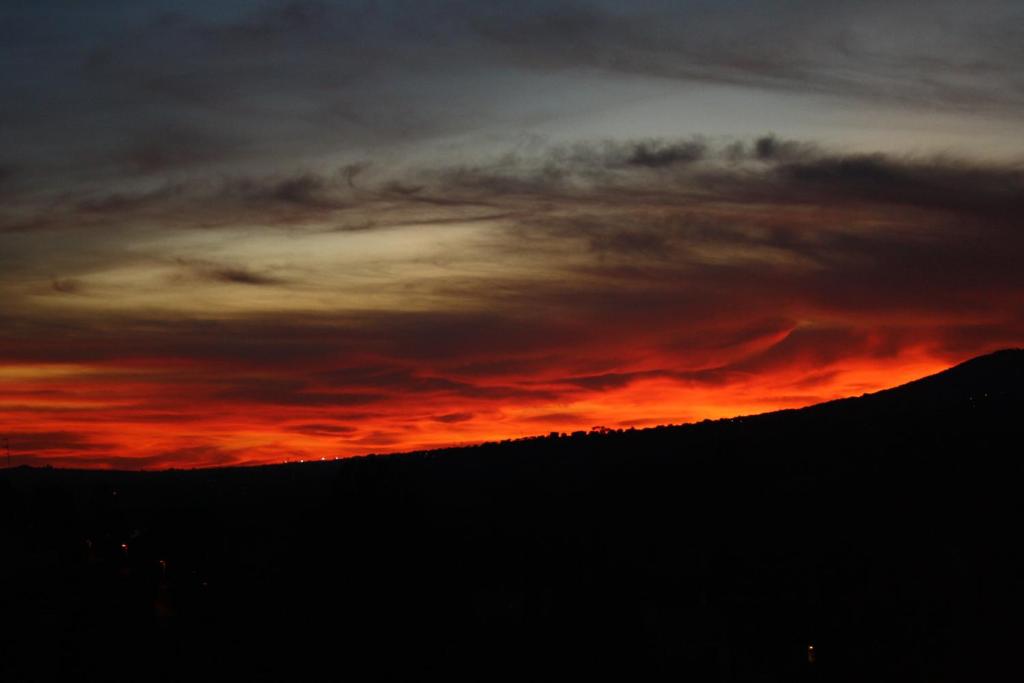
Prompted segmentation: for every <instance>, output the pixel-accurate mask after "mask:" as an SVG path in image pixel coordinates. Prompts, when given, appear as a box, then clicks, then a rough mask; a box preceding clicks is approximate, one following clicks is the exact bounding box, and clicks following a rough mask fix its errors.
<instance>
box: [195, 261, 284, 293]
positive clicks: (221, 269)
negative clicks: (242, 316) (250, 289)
mask: <svg viewBox="0 0 1024 683" xmlns="http://www.w3.org/2000/svg"><path fill="white" fill-rule="evenodd" d="M176 263H177V264H178V265H179V266H181V267H182V268H184V269H186V270H187V271H188V273H189V274H190V275H192V276H193V277H198V278H201V279H204V280H209V281H212V282H223V283H226V284H235V285H254V286H277V285H285V284H288V280H286V279H284V278H279V277H275V276H273V275H269V274H267V273H260V272H256V271H253V270H250V269H249V268H245V267H242V266H232V265H225V264H221V263H215V262H211V261H205V260H201V259H183V258H178V259H176Z"/></svg>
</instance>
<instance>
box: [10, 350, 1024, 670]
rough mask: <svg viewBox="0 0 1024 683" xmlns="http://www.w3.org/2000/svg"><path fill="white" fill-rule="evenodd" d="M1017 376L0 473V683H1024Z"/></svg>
mask: <svg viewBox="0 0 1024 683" xmlns="http://www.w3.org/2000/svg"><path fill="white" fill-rule="evenodd" d="M1022 387H1024V352H1021V351H1017V352H1002V353H1000V354H996V355H993V356H987V357H984V358H981V359H977V360H975V361H971V362H970V363H967V364H965V365H963V366H959V367H958V368H955V369H954V370H952V371H949V372H947V373H943V374H942V375H938V376H936V377H933V378H929V379H926V380H923V381H921V382H918V383H914V384H911V385H908V386H906V387H902V388H900V389H897V390H893V391H889V392H882V393H880V394H875V395H873V396H868V397H863V398H858V399H849V400H845V401H838V402H834V403H830V404H824V405H821V406H816V407H814V408H809V409H805V410H799V411H787V412H782V413H775V414H770V415H765V416H759V417H750V418H743V419H736V420H731V421H730V420H724V421H718V422H710V423H702V424H698V425H693V426H686V427H673V428H661V429H655V430H647V431H637V432H621V433H611V434H586V435H583V434H580V435H577V436H574V437H568V438H550V439H536V440H529V441H521V442H516V443H512V444H498V445H489V446H482V447H477V448H469V449H460V450H450V451H439V452H434V453H427V454H416V455H408V456H393V457H375V458H361V459H354V460H348V461H339V462H335V463H325V464H307V465H288V466H277V467H265V468H253V469H233V470H205V471H171V472H160V473H108V472H78V471H60V470H40V469H35V470H30V469H24V468H16V469H15V470H9V471H5V472H3V473H0V503H2V507H0V513H2V516H3V522H2V526H0V528H2V532H0V542H2V547H3V553H2V556H3V558H4V559H3V561H2V566H0V579H2V584H0V615H2V621H3V623H2V624H0V629H2V630H0V653H2V659H0V680H3V681H11V682H14V681H32V680H68V681H78V680H100V681H149V680H153V681H190V682H191V681H202V680H214V681H235V680H237V681H251V680H267V681H302V680H347V681H374V680H385V681H418V680H444V681H495V680H510V681H511V680H515V681H547V680H550V681H570V680H586V679H593V678H594V677H596V676H598V675H604V676H606V677H607V676H612V677H613V680H614V679H618V680H623V681H626V680H641V681H642V680H675V681H683V680H691V681H799V680H818V681H900V682H901V683H906V682H910V681H929V682H933V683H934V682H940V681H985V680H992V681H995V680H1019V679H1020V678H1021V670H1022V668H1024V667H1022V665H1021V661H1020V657H1021V655H1020V652H1021V651H1022V647H1024V645H1022V644H1024V614H1022V613H1021V612H1020V611H1019V610H1018V606H1019V605H1020V604H1021V602H1022V601H1021V597H1022V589H1024V549H1022V544H1021V535H1020V526H1019V525H1020V520H1021V519H1022V515H1021V512H1022V510H1021V508H1022V495H1021V491H1022V484H1024V476H1022V474H1024V468H1022V459H1021V436H1022V429H1024V428H1022V417H1024V413H1022V410H1021V409H1022V407H1024V391H1022ZM810 645H813V646H814V653H815V657H814V659H815V660H816V661H814V662H813V663H811V662H809V657H808V647H809V646H810Z"/></svg>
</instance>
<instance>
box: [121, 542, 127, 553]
mask: <svg viewBox="0 0 1024 683" xmlns="http://www.w3.org/2000/svg"><path fill="white" fill-rule="evenodd" d="M121 550H123V551H125V552H128V544H127V543H122V544H121Z"/></svg>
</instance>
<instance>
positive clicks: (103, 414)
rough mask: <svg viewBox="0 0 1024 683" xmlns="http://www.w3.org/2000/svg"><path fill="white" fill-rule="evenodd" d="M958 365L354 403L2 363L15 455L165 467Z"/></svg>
mask: <svg viewBox="0 0 1024 683" xmlns="http://www.w3.org/2000/svg"><path fill="white" fill-rule="evenodd" d="M950 365H951V363H950V362H949V361H948V360H945V359H942V358H937V357H933V356H932V355H930V354H929V353H927V352H926V351H923V350H921V351H916V352H904V353H902V354H899V355H897V356H894V357H891V358H883V359H878V358H857V359H846V360H843V361H836V362H834V363H832V364H830V365H828V366H827V367H825V368H820V369H819V368H814V369H813V371H809V370H808V369H806V368H803V369H800V370H797V369H795V368H794V367H782V368H778V369H776V370H774V371H770V372H762V373H752V374H749V375H745V376H744V375H737V376H734V377H728V378H726V379H724V380H722V381H718V382H696V381H686V380H681V379H679V378H674V377H664V376H645V375H643V374H642V373H639V374H638V376H637V378H636V379H632V380H630V381H624V382H622V383H621V385H619V386H609V387H596V388H581V387H568V388H567V387H566V386H565V385H564V383H563V384H560V383H559V382H560V381H559V380H558V379H557V378H555V377H523V378H509V377H502V378H500V381H501V383H502V385H503V386H504V385H510V384H515V385H517V386H529V387H531V390H534V389H535V390H537V391H538V392H539V393H538V395H537V396H535V397H534V396H526V397H518V396H515V395H512V394H511V393H510V395H509V396H506V395H505V394H503V393H502V392H501V391H498V390H497V389H495V387H496V386H497V382H498V380H497V379H494V378H492V379H490V380H488V382H487V383H486V384H484V385H483V386H482V387H481V388H479V389H477V391H478V393H479V394H480V396H479V397H478V398H467V397H466V396H460V395H457V394H455V393H453V392H451V391H448V390H447V389H446V386H445V385H444V384H443V383H437V387H436V389H435V388H434V387H433V386H432V385H430V386H429V387H428V391H427V392H426V393H425V394H407V393H406V392H403V391H401V390H396V391H394V392H393V393H391V394H389V395H381V396H377V397H375V398H374V399H373V400H372V401H370V402H368V403H366V404H365V405H364V404H359V405H353V406H351V407H348V406H343V405H340V404H342V403H344V398H345V394H344V393H343V392H338V394H337V397H338V402H337V403H334V402H332V401H331V400H328V399H330V398H331V396H333V395H330V396H328V399H323V405H319V404H318V402H317V401H311V402H310V403H309V404H308V405H301V404H298V403H293V404H288V402H287V401H284V400H282V402H281V403H279V404H278V403H275V402H274V400H273V399H274V397H273V396H271V397H269V398H268V399H267V400H262V398H261V400H252V399H245V398H244V397H243V398H237V399H231V398H227V397H225V394H224V392H223V391H220V390H219V389H218V388H217V387H216V386H215V385H214V386H211V385H212V384H213V383H211V382H204V381H203V380H196V379H193V378H192V377H188V376H187V377H186V378H185V379H183V380H182V381H181V382H179V383H175V382H174V377H173V376H171V377H165V376H163V375H162V374H161V373H160V372H159V368H154V372H151V373H149V372H144V373H142V374H141V375H139V376H133V375H130V374H129V373H128V372H125V371H121V370H119V369H117V368H112V367H110V366H104V365H96V366H75V367H73V368H72V367H68V368H65V369H64V370H65V371H60V368H53V367H47V368H31V367H28V366H25V367H22V368H17V367H6V368H0V384H2V387H3V390H4V392H3V399H2V402H0V406H2V413H0V430H2V431H3V432H4V433H10V434H13V435H14V436H12V438H11V444H10V445H11V449H12V454H13V462H14V464H15V465H18V464H31V465H45V464H53V465H55V466H63V467H87V468H123V469H143V468H144V469H155V468H169V467H208V466H225V465H242V464H264V463H278V462H286V461H296V462H297V461H312V460H321V459H335V458H338V457H349V456H355V455H362V454H366V453H388V452H402V451H414V450H422V449H431V448H439V447H446V446H453V445H468V444H474V443H481V442H487V441H499V440H503V439H507V438H521V437H526V436H533V435H540V434H547V433H549V432H552V431H557V432H572V431H577V430H589V429H591V428H592V427H595V426H602V427H608V428H611V429H618V428H628V427H636V428H643V427H650V426H655V425H659V424H680V423H686V422H696V421H700V420H703V419H718V418H725V417H734V416H739V415H748V414H755V413H763V412H769V411H773V410H778V409H784V408H798V407H802V406H807V405H811V404H814V403H818V402H821V401H827V400H831V399H835V398H841V397H845V396H852V395H859V394H861V393H866V392H872V391H877V390H879V389H883V388H888V387H892V386H896V385H899V384H903V383H905V382H908V381H911V380H913V379H916V378H919V377H922V376H925V375H929V374H933V373H935V372H938V371H941V370H943V369H945V368H946V367H949V366H950ZM135 370H136V371H137V370H138V368H135ZM271 386H273V385H271ZM545 392H546V393H545ZM492 394H493V395H492ZM317 398H318V400H319V399H321V398H322V397H320V396H319V395H318V396H317Z"/></svg>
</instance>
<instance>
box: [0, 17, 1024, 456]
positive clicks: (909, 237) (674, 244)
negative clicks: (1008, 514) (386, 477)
mask: <svg viewBox="0 0 1024 683" xmlns="http://www.w3.org/2000/svg"><path fill="white" fill-rule="evenodd" d="M0 87H2V89H3V97H2V100H0V433H3V434H6V435H7V436H8V438H9V440H10V444H11V449H12V453H13V455H14V457H15V464H17V463H27V464H46V463H49V464H53V465H60V466H75V467H108V466H114V467H124V468H132V469H136V468H156V467H195V466H209V465H227V464H243V463H256V462H276V461H283V460H298V459H319V458H334V457H339V456H349V455H356V454H362V453H369V452H377V453H381V452H391V451H403V450H412V449H420V448H429V447H435V446H442V445H450V444H460V443H475V442H480V441H484V440H494V439H503V438H515V437H520V436H526V435H531V434H543V433H547V432H550V431H555V430H557V431H573V430H577V429H590V428H591V427H593V426H596V425H603V426H608V427H612V428H618V427H628V426H636V427H642V426H649V425H655V424H665V423H681V422H690V421H694V420H701V419H704V418H716V417H725V416H731V415H738V414H748V413H756V412H764V411H767V410H773V409H778V408H786V407H797V406H803V405H808V404H811V403H815V402H818V401H822V400H827V399H831V398H836V397H840V396H848V395H859V394H861V393H863V392H867V391H874V390H876V389H879V388H884V387H888V386H893V385H896V384H899V383H902V382H904V381H907V380H909V379H913V378H916V377H918V376H921V375H924V374H929V373H932V372H935V371H938V370H940V369H942V368H944V367H947V366H948V365H950V364H953V363H955V362H959V361H962V360H965V359H967V358H969V357H971V356H974V355H978V354H981V353H984V352H988V351H992V350H995V349H998V348H1003V347H1008V346H1021V345H1024V5H1022V4H1021V3H1019V2H1014V1H1011V0H1006V1H1004V2H986V1H984V0H982V1H978V2H969V3H968V2H963V1H962V0H960V1H957V2H941V1H936V2H910V1H899V0H887V1H885V2H881V1H879V2H873V1H869V2H839V1H836V0H815V1H813V2H812V1H807V2H760V1H754V0H715V1H711V0H708V1H702V2H697V1H688V0H673V1H669V0H664V1H655V0H650V1H642V0H631V1H630V2H625V1H620V2H612V1H593V2H554V1H549V2H535V1H531V0H517V1H515V2H503V1H489V0H475V1H469V0H466V1H452V2H429V1H426V0H420V1H411V0H410V1H397V0H395V1H392V0H382V1H380V2H368V1H367V2H355V1H352V2H332V3H316V2H237V1H233V0H231V1H228V0H222V1H218V2H195V1H193V2H169V1H168V2H157V1H154V0H131V1H128V0H95V1H94V2H71V1H70V0H68V1H67V2H50V1H46V0H34V1H19V0H14V1H13V2H5V3H3V7H2V8H0Z"/></svg>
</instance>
